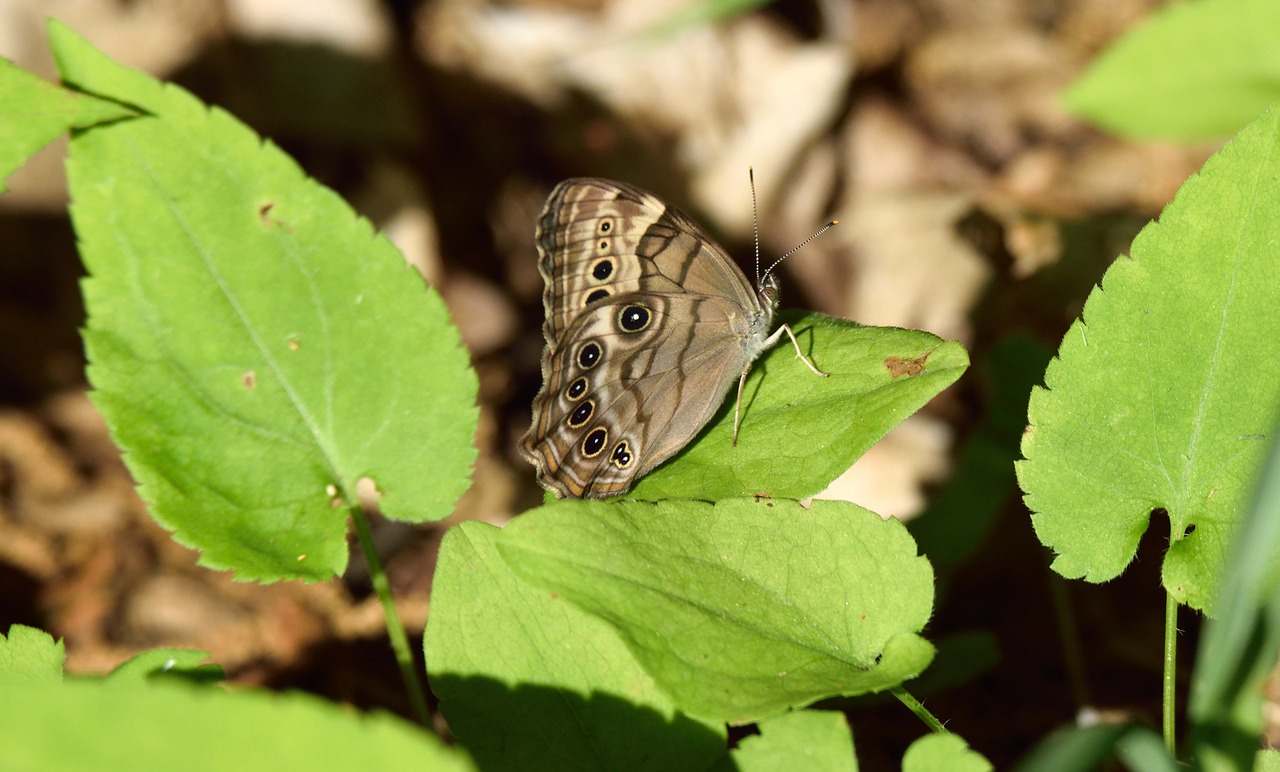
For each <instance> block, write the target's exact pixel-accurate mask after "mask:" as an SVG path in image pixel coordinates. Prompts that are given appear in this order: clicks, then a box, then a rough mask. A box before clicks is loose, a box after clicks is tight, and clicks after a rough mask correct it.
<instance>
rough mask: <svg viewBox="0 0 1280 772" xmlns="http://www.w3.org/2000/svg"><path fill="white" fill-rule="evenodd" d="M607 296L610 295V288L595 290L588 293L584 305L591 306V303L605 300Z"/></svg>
mask: <svg viewBox="0 0 1280 772" xmlns="http://www.w3.org/2000/svg"><path fill="white" fill-rule="evenodd" d="M607 297H609V290H607V289H598V290H595V291H593V292H592V293H591V294H590V295H587V299H586V301H585V302H584V303H583V305H584V306H589V305H591V304H592V303H594V302H596V301H597V300H604V299H605V298H607Z"/></svg>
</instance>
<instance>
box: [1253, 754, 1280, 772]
mask: <svg viewBox="0 0 1280 772" xmlns="http://www.w3.org/2000/svg"><path fill="white" fill-rule="evenodd" d="M1253 772H1280V751H1275V750H1271V749H1269V748H1265V749H1263V750H1260V751H1258V753H1257V754H1256V755H1255V756H1254V757H1253Z"/></svg>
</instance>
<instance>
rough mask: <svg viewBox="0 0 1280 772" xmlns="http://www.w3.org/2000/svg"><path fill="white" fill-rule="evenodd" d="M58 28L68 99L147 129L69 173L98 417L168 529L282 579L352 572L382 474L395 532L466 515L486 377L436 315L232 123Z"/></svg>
mask: <svg viewBox="0 0 1280 772" xmlns="http://www.w3.org/2000/svg"><path fill="white" fill-rule="evenodd" d="M50 31H51V37H52V38H53V44H54V53H55V55H56V56H57V59H58V63H59V67H60V68H61V70H62V72H63V75H64V77H65V78H66V79H67V81H69V82H72V83H74V84H76V86H77V87H79V88H82V89H85V90H87V91H91V92H93V93H96V94H99V95H103V96H106V97H109V98H111V99H117V100H120V101H124V102H128V103H130V104H134V105H138V106H139V107H141V108H143V109H145V110H146V111H147V112H148V115H147V116H146V117H142V118H137V119H133V120H129V121H123V122H118V123H114V124H110V125H107V126H99V127H95V128H93V129H90V130H87V131H85V132H83V133H81V134H78V135H77V136H76V137H75V138H74V139H73V140H72V143H71V158H70V161H69V164H68V168H69V174H70V180H71V196H72V200H73V205H72V215H73V220H74V224H75V228H76V234H77V237H78V239H79V242H80V251H81V255H82V257H83V259H84V262H85V265H86V267H87V268H88V271H89V274H90V276H89V278H88V279H86V280H85V282H84V293H85V302H86V305H87V308H88V316H89V319H88V324H87V328H86V330H85V333H84V335H85V344H86V349H87V352H88V355H89V360H90V366H89V379H90V381H91V383H92V384H93V386H94V389H95V392H94V394H93V398H94V403H95V404H96V405H97V406H98V407H99V409H100V410H101V411H102V413H103V415H104V416H105V418H106V420H107V424H108V426H109V427H110V429H111V432H112V436H113V438H114V439H115V441H116V442H117V444H119V445H120V446H121V447H122V448H124V450H125V452H126V455H125V460H126V462H127V463H128V465H129V468H130V471H131V472H132V473H133V475H134V477H135V479H137V481H138V483H139V487H140V493H141V494H142V496H143V498H144V499H145V500H147V501H148V502H149V503H150V504H151V512H152V514H153V516H154V517H155V518H156V519H157V520H158V521H160V522H161V523H162V524H163V525H165V526H166V527H167V528H170V529H172V530H174V531H175V538H177V539H178V540H179V541H180V542H182V543H183V544H186V545H188V546H191V547H195V548H197V549H199V550H202V551H203V555H202V556H201V561H202V563H204V564H205V565H207V566H210V567H214V568H234V569H236V571H237V572H238V573H239V577H240V578H242V579H251V578H255V579H263V580H276V579H282V578H304V579H322V578H327V577H331V576H333V575H335V574H339V573H341V572H342V571H343V569H344V568H345V566H346V562H347V543H346V539H345V534H346V525H347V511H348V507H351V506H354V504H355V502H356V501H357V493H356V485H357V482H358V481H359V480H360V479H361V478H363V477H368V478H371V479H372V480H373V482H374V483H375V484H376V486H377V489H378V491H379V492H380V494H381V496H382V498H381V501H380V508H381V510H382V512H383V513H384V514H385V515H387V516H388V517H391V518H394V519H398V520H410V521H415V522H417V521H423V520H431V519H438V518H442V517H445V516H447V515H448V514H449V513H450V512H451V511H452V507H453V503H454V501H455V500H456V499H457V497H458V496H459V495H460V494H461V493H462V491H463V490H464V489H465V487H466V485H467V482H468V477H469V474H470V465H471V462H472V461H473V460H474V458H475V449H474V448H473V447H472V446H471V438H472V435H473V433H474V431H475V426H476V420H477V411H476V408H475V396H476V379H475V375H474V373H473V372H472V371H471V370H470V369H469V367H468V356H467V353H466V352H465V351H464V350H463V349H462V348H461V345H460V342H459V338H458V333H457V331H456V329H455V328H454V327H453V326H452V325H451V324H450V323H449V319H448V314H447V312H446V311H445V308H444V305H443V303H442V302H441V300H440V298H439V296H438V295H437V294H436V293H435V292H434V291H432V290H431V289H429V288H427V287H425V286H424V285H423V283H422V280H421V279H420V277H419V276H418V275H417V274H416V273H415V272H414V271H413V270H412V269H410V268H409V267H407V266H406V265H405V263H404V261H403V259H402V258H401V257H400V255H399V253H397V252H396V250H395V248H394V247H392V246H391V244H390V243H389V242H388V241H387V240H386V239H385V238H383V237H381V236H378V235H375V234H374V233H373V231H372V229H371V228H370V226H369V224H368V223H367V222H365V221H363V220H360V219H358V218H357V217H356V216H355V215H354V214H353V213H352V211H351V210H350V208H349V207H348V206H347V205H346V204H345V203H344V202H343V201H341V200H340V199H339V198H338V197H337V196H336V195H335V194H334V193H333V192H332V191H330V190H328V189H326V188H324V187H322V186H321V185H319V184H317V183H316V182H314V181H312V180H310V179H307V178H306V177H305V176H304V175H303V173H302V171H301V170H300V169H299V168H298V167H297V165H296V164H295V163H294V162H293V161H292V160H291V159H289V158H288V157H287V156H286V155H285V154H284V153H282V152H281V151H280V150H279V149H278V148H276V147H275V146H273V145H271V144H269V143H264V142H262V141H261V140H260V139H259V138H258V137H257V136H255V135H254V134H253V133H252V132H251V131H250V130H249V129H247V128H246V127H244V126H243V125H241V124H240V123H239V122H237V121H236V120H235V119H234V118H232V117H231V116H230V115H228V114H226V113H225V112H222V111H221V110H218V109H209V108H208V107H206V106H205V105H203V104H201V103H200V102H198V101H197V100H196V99H195V98H193V97H192V96H191V95H190V94H188V93H187V92H185V91H182V90H181V89H179V88H176V87H174V86H161V85H159V84H158V83H156V82H154V81H152V80H151V79H150V78H147V77H146V76H144V75H142V74H140V73H137V72H134V71H132V70H128V69H125V68H122V67H119V66H118V65H116V64H114V63H113V62H111V61H110V60H108V59H107V58H105V57H104V56H103V55H102V54H100V53H99V52H97V51H95V50H94V49H93V48H91V47H90V46H89V45H88V44H87V43H85V42H84V41H83V40H82V39H80V38H79V37H76V36H75V35H74V33H72V32H70V31H69V30H68V29H67V28H66V27H64V26H61V25H59V24H57V23H54V24H53V25H52V26H51V30H50Z"/></svg>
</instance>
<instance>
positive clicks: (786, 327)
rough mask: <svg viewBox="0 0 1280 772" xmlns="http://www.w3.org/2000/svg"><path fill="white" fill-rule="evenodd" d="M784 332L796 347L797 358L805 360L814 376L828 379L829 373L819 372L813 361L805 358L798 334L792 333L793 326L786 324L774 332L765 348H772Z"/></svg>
mask: <svg viewBox="0 0 1280 772" xmlns="http://www.w3.org/2000/svg"><path fill="white" fill-rule="evenodd" d="M784 332H785V333H786V334H787V337H788V338H791V345H793V346H795V347H796V358H798V359H800V360H803V361H804V363H805V364H806V365H808V366H809V369H810V370H812V371H813V374H814V375H821V376H822V377H823V378H826V377H827V373H824V372H822V371H821V370H819V369H818V368H817V367H815V366H814V364H813V360H811V359H809V357H807V356H805V355H804V352H803V351H801V350H800V341H798V340H796V334H795V333H794V332H792V331H791V325H789V324H784V325H782V326H781V327H779V328H778V329H776V330H774V332H773V334H772V335H770V336H769V340H768V341H766V342H765V347H766V348H767V347H769V346H772V345H773V344H774V343H776V342H777V340H778V337H779V336H780V335H782V333H784Z"/></svg>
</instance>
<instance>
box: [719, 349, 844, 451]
mask: <svg viewBox="0 0 1280 772" xmlns="http://www.w3.org/2000/svg"><path fill="white" fill-rule="evenodd" d="M784 332H785V333H786V334H787V337H789V338H791V345H793V346H795V347H796V356H797V357H799V358H800V359H801V360H803V361H804V363H805V364H806V365H808V366H809V369H810V370H812V371H813V374H814V375H821V376H822V377H823V378H826V377H828V374H827V373H824V372H822V371H821V370H819V369H818V368H817V367H815V366H814V364H813V360H811V359H809V357H807V356H805V355H804V352H803V351H801V350H800V341H798V340H796V334H795V333H794V332H792V331H791V325H789V324H784V325H782V326H781V327H779V328H778V329H776V330H774V331H773V334H772V335H770V336H769V338H768V339H767V340H766V341H765V342H764V348H766V349H768V348H770V347H771V346H773V344H775V343H777V342H778V338H780V337H782V333H784ZM749 372H751V365H750V364H748V365H747V366H746V367H744V368H742V375H741V376H740V377H739V378H738V399H737V400H736V401H735V402H734V403H733V447H735V448H736V447H738V419H739V416H740V415H741V413H742V387H743V386H745V385H746V384H747V373H749Z"/></svg>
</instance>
